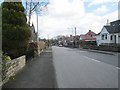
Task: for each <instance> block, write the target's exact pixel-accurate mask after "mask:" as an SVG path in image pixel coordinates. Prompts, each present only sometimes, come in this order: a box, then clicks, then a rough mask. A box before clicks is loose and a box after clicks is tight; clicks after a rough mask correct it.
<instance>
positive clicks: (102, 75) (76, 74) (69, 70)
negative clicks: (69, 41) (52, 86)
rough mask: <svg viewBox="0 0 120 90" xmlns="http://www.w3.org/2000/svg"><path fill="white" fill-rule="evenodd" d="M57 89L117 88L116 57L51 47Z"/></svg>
mask: <svg viewBox="0 0 120 90" xmlns="http://www.w3.org/2000/svg"><path fill="white" fill-rule="evenodd" d="M52 50H53V63H54V67H55V72H56V78H57V85H58V88H118V70H119V68H118V65H117V63H118V56H117V55H107V54H101V53H95V52H88V51H82V50H77V49H70V48H65V47H55V46H54V47H52Z"/></svg>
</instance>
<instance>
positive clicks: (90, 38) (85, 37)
mask: <svg viewBox="0 0 120 90" xmlns="http://www.w3.org/2000/svg"><path fill="white" fill-rule="evenodd" d="M95 35H96V33H94V32H93V31H91V30H89V32H88V33H86V34H81V35H80V45H85V44H93V43H94V44H95V43H96V37H95Z"/></svg>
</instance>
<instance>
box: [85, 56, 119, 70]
mask: <svg viewBox="0 0 120 90" xmlns="http://www.w3.org/2000/svg"><path fill="white" fill-rule="evenodd" d="M84 57H85V58H87V59H91V60H93V61H95V62H101V61H99V60H96V59H93V58H90V57H87V56H84ZM106 64H107V63H106ZM115 68H117V69H120V68H119V67H116V66H115Z"/></svg>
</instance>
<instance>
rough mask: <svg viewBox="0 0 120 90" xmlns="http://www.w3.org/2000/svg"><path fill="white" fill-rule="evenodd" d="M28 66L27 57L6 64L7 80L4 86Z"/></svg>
mask: <svg viewBox="0 0 120 90" xmlns="http://www.w3.org/2000/svg"><path fill="white" fill-rule="evenodd" d="M25 64H26V60H25V56H21V57H19V58H16V59H14V60H11V61H9V62H7V63H6V65H5V66H6V70H5V79H3V84H4V83H6V82H7V81H8V80H9V79H10V77H13V76H15V75H16V74H17V73H18V72H19V71H20V70H21V69H22V68H23V67H24V66H25Z"/></svg>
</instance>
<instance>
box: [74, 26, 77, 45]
mask: <svg viewBox="0 0 120 90" xmlns="http://www.w3.org/2000/svg"><path fill="white" fill-rule="evenodd" d="M74 29H75V47H76V46H77V42H76V27H75V28H74Z"/></svg>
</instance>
